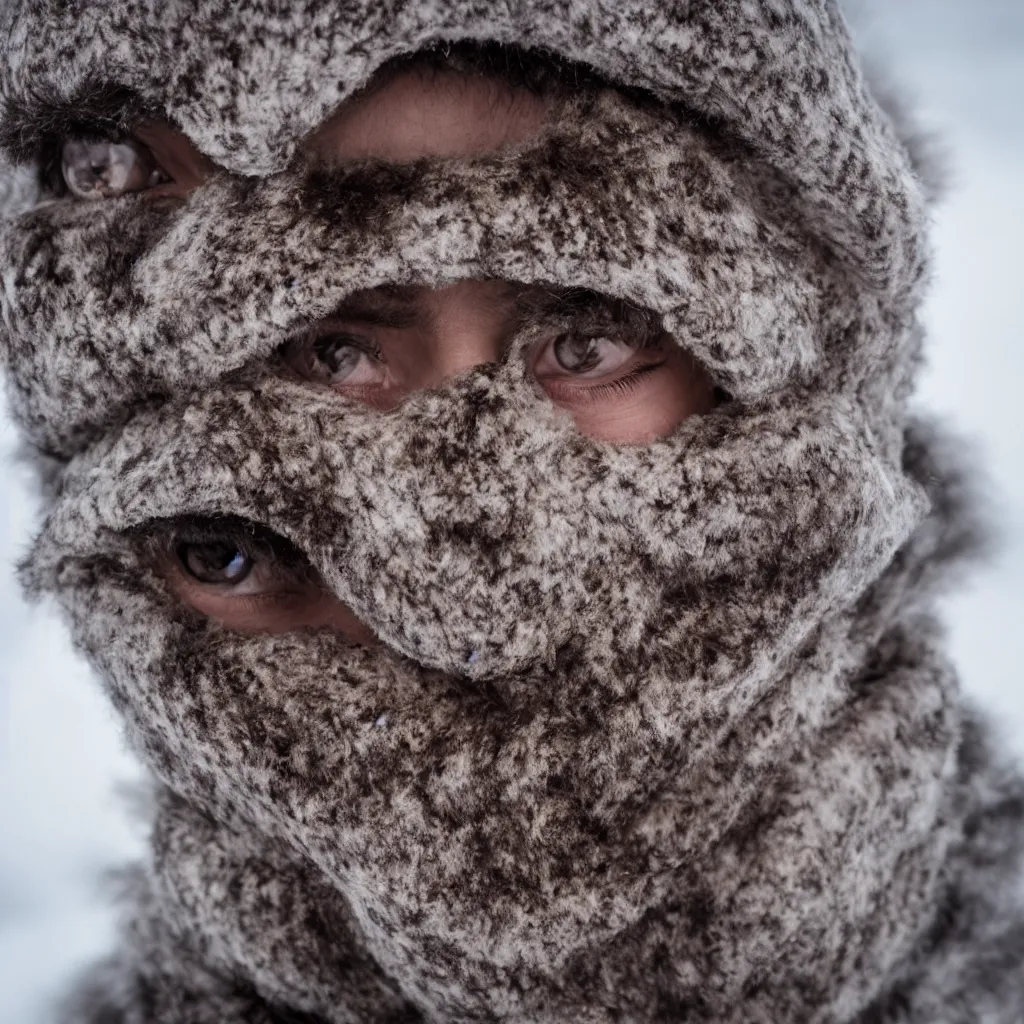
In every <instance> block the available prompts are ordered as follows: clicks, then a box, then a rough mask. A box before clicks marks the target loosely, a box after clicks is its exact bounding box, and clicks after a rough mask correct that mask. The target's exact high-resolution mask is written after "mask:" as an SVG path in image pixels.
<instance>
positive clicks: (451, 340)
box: [416, 328, 501, 388]
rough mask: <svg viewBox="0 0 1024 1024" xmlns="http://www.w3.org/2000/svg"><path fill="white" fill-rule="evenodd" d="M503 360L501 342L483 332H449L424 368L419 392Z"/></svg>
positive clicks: (419, 382) (467, 330)
mask: <svg viewBox="0 0 1024 1024" xmlns="http://www.w3.org/2000/svg"><path fill="white" fill-rule="evenodd" d="M500 357H501V342H500V339H495V338H494V337H492V336H490V335H488V334H487V333H486V332H485V331H482V330H472V329H468V328H467V329H465V330H458V331H456V330H453V329H449V330H446V331H445V335H444V338H443V339H442V340H441V342H440V344H438V345H437V346H436V347H434V351H433V352H432V353H431V359H430V361H429V362H428V363H427V364H426V365H425V366H424V367H423V370H422V376H421V379H420V380H419V381H417V382H416V386H417V387H419V388H435V387H438V386H440V385H441V384H443V383H444V382H445V381H446V380H448V378H449V377H454V376H455V375H456V374H459V373H463V372H464V371H466V370H472V369H473V368H474V367H477V366H480V365H481V364H483V363H495V362H497V361H498V360H499V359H500Z"/></svg>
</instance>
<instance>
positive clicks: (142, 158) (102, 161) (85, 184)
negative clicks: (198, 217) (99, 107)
mask: <svg viewBox="0 0 1024 1024" xmlns="http://www.w3.org/2000/svg"><path fill="white" fill-rule="evenodd" d="M60 167H61V174H62V175H63V178H64V184H65V185H66V186H67V188H68V191H69V192H70V193H71V194H72V195H73V196H76V197H77V198H79V199H109V198H114V197H116V196H122V195H127V194H128V193H129V192H142V191H145V190H146V189H149V188H153V187H155V186H157V185H161V184H164V183H166V182H169V181H170V180H171V179H170V176H169V175H168V174H167V173H166V172H165V171H164V170H163V168H162V167H160V166H159V165H158V164H157V162H156V160H155V159H154V157H153V155H152V153H151V152H150V151H149V150H148V149H147V148H146V147H145V146H143V145H141V144H140V143H138V142H135V141H134V140H130V139H129V140H126V141H123V142H114V141H112V140H110V139H101V138H77V139H66V140H65V141H64V143H63V145H62V146H61V152H60Z"/></svg>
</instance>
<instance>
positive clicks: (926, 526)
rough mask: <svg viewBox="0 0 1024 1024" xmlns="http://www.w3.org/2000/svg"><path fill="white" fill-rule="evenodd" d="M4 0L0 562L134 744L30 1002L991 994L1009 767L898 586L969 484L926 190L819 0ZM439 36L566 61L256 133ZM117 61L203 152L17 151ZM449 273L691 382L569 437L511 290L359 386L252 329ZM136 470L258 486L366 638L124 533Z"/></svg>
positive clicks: (824, 1004) (554, 1010)
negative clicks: (925, 368)
mask: <svg viewBox="0 0 1024 1024" xmlns="http://www.w3.org/2000/svg"><path fill="white" fill-rule="evenodd" d="M2 17H3V21H4V24H3V39H4V40H5V42H4V43H3V58H2V63H3V68H2V76H3V79H2V92H3V98H4V103H5V114H4V129H3V143H4V148H5V151H6V153H7V159H8V161H9V163H10V165H11V168H10V170H9V171H8V178H9V182H11V184H10V185H9V187H8V193H9V195H10V196H12V197H14V198H13V199H12V201H11V202H10V203H9V207H10V208H9V218H8V220H7V222H6V223H5V224H4V225H3V229H2V233H0V264H2V267H3V275H4V276H3V282H4V287H3V296H2V313H3V338H2V351H3V355H4V360H5V365H6V372H7V381H8V390H9V396H10V404H11V408H12V410H13V414H14V416H15V418H16V419H17V422H18V423H19V425H20V429H21V430H22V432H23V434H24V436H25V438H26V439H27V443H28V444H29V445H31V446H32V447H33V448H34V449H35V450H36V451H37V452H38V453H39V462H40V466H41V472H42V473H43V475H44V476H45V479H46V482H47V493H48V506H47V515H46V520H45V523H44V524H43V527H42V529H41V532H40V533H39V536H38V538H37V539H36V542H35V544H34V546H33V549H32V552H31V554H30V556H29V557H28V559H27V560H26V563H25V565H24V567H23V573H24V579H25V582H26V585H27V587H28V589H29V591H30V592H31V593H48V594H52V595H55V597H56V599H57V601H58V603H59V605H60V607H61V608H62V610H63V612H64V613H65V615H66V617H67V620H68V622H69V624H70V628H71V630H72V633H73V636H74V638H75V641H76V643H77V645H78V647H79V648H80V649H81V650H82V651H83V652H84V654H85V655H86V657H88V659H89V660H90V661H91V662H92V664H93V665H94V666H95V667H96V668H97V670H98V672H99V675H100V676H101V678H102V680H103V683H104V686H105V687H106V690H107V692H108V693H109V696H110V699H111V700H112V702H113V704H114V706H115V707H116V708H117V710H118V712H119V713H120V715H121V716H122V717H123V721H124V726H125V734H126V736H127V738H128V740H129V742H130V743H131V745H132V747H133V748H134V750H135V751H137V752H138V754H139V755H140V757H141V758H142V759H143V761H144V762H145V764H146V765H147V766H148V769H149V771H150V772H151V774H152V777H153V779H154V788H153V797H152V806H151V817H152V841H151V845H150V852H149V855H148V857H147V859H146V861H145V862H144V863H142V864H140V865H138V866H137V867H135V868H134V869H132V870H131V871H129V872H127V873H126V874H125V876H124V884H123V889H124V891H123V899H124V920H123V935H122V940H121V944H120V946H119V947H118V949H117V950H116V951H115V952H114V953H113V954H112V955H111V956H110V958H109V959H108V960H106V961H105V962H104V963H102V964H100V965H97V966H96V967H95V968H94V969H92V970H91V971H90V972H89V974H88V976H87V977H86V979H85V980H84V981H83V983H82V984H81V986H80V987H79V988H78V989H77V990H76V992H75V993H74V995H73V997H72V998H71V999H70V1000H69V1001H68V1003H67V1005H66V1007H65V1009H64V1017H63V1020H64V1021H66V1022H75V1024H85V1022H89V1024H100V1022H104V1024H108V1022H119V1024H142V1022H157V1024H231V1022H243V1021H244V1022H265V1024H272V1022H287V1021H291V1022H306V1024H315V1022H321V1024H343V1022H344V1024H347V1022H360V1024H364V1022H400V1021H401V1022H406V1021H424V1022H456V1021H464V1022H470V1021H474V1022H482V1021H501V1022H520V1024H527V1022H529V1024H546V1022H550V1024H555V1022H560V1024H562V1022H568V1021H571V1022H595V1024H596V1022H602V1024H603V1022H608V1024H611V1022H634V1021H635V1022H641V1021H644V1022H646V1021H651V1022H654V1021H665V1022H667V1021H673V1022H681V1021H694V1022H697V1021H700V1022H706V1024H707V1022H715V1024H726V1022H734V1024H741V1022H743V1024H750V1022H765V1024H768V1022H772V1024H779V1022H789V1021H792V1022H803V1024H815V1022H851V1021H857V1022H861V1024H868V1022H879V1024H882V1022H885V1024H890V1022H893V1024H894V1022H897V1021H898V1022H920V1024H925V1022H927V1024H936V1022H939V1021H942V1022H950V1024H967V1022H971V1024H976V1022H978V1021H981V1020H985V1021H992V1022H995V1024H1012V1022H1019V1021H1021V1020H1022V1019H1024V972H1022V970H1021V963H1022V959H1024V910H1022V908H1021V905H1020V898H1019V889H1020V885H1019V865H1020V854H1021V847H1022V841H1021V834H1022V824H1021V819H1022V816H1024V789H1022V787H1021V784H1020V782H1019V780H1018V779H1017V777H1016V776H1015V775H1014V774H1013V773H1012V772H1011V771H1009V770H1008V769H1006V768H1005V767H1003V766H1002V765H1001V764H1000V763H999V761H998V758H996V757H994V756H993V755H992V753H991V751H990V746H991V744H990V743H989V741H988V739H987V737H986V733H985V729H984V727H983V725H982V724H980V723H979V721H978V720H977V717H976V716H975V715H974V714H972V713H971V712H970V711H969V710H967V709H966V708H965V707H964V705H963V701H962V699H961V697H960V695H959V692H958V684H957V681H956V677H955V674H954V672H953V670H952V669H951V667H950V665H949V663H948V662H947V660H946V659H945V657H944V656H943V654H942V651H941V629H940V628H939V626H938V625H937V624H936V621H935V619H934V615H933V610H932V603H933V600H934V595H935V593H936V591H937V588H938V587H939V586H940V585H941V583H942V581H943V580H944V579H946V578H947V577H948V575H949V573H950V572H951V570H952V567H953V566H954V565H955V564H957V563H958V562H959V561H960V559H961V558H962V557H963V556H964V555H965V554H967V553H969V552H970V551H971V550H973V548H974V547H975V539H976V521H975V516H974V513H973V512H972V508H971V501H970V495H969V490H970V488H969V485H968V484H967V483H966V482H965V480H964V476H963V474H962V472H961V471H960V470H959V469H958V467H957V461H956V455H955V447H954V446H952V445H950V444H949V443H948V442H945V441H943V440H942V438H941V435H940V434H939V433H938V432H937V431H936V430H935V429H934V428H933V427H931V426H929V425H927V424H925V423H922V422H920V421H918V420H915V419H914V418H912V417H911V415H910V413H909V412H908V408H907V401H908V396H909V394H910V391H911V389H912V384H913V377H914V373H915V371H916V369H917V367H918V364H919V361H920V347H921V332H920V329H919V327H918V323H917V316H916V314H917V310H918V307H919V304H920V301H921V297H922V292H923V287H924V284H925V282H926V279H927V268H928V247H927V239H926V225H927V217H928V212H927V203H926V198H925V189H924V186H923V184H922V181H921V178H920V176H919V174H918V172H917V170H915V167H914V164H913V160H912V154H911V152H910V149H909V148H908V146H907V145H906V144H905V143H904V142H903V141H901V136H900V132H899V130H898V127H897V124H896V122H895V121H894V120H893V119H892V118H891V117H890V116H889V115H888V114H886V113H885V112H883V110H882V109H881V107H880V106H879V103H878V102H877V101H876V99H875V98H874V97H873V95H872V93H871V91H870V89H869V87H868V85H867V83H866V81H865V78H864V76H863V74H862V72H861V70H860V67H859V64H858V63H857V61H856V59H855V57H854V55H853V52H852V48H851V44H850V40H849V38H848V34H847V30H846V28H845V25H844V23H843V21H842V18H841V16H840V14H839V13H838V10H837V8H836V6H835V4H834V3H832V2H829V0H744V2H742V3H734V4H723V3H719V2H712V0H691V2H689V3H682V2H680V3H672V4H650V3H647V2H645V0H615V2H614V3H613V2H611V0H595V2H589V3H584V2H577V0H542V2H533V3H520V2H518V0H510V2H504V0H503V2H501V3H496V2H492V0H455V2H452V3H450V4H446V5H438V4H434V3H431V2H429V0H405V2H402V3H386V4H385V3H380V2H377V0H373V2H370V0H349V2H346V3H337V4H325V3H321V2H317V3H313V2H295V3H286V4H282V3H277V2H274V0H242V2H236V3H232V4H224V3H219V2H216V0H188V2H186V0H168V2H167V3H163V4H143V5H130V4H126V3H121V2H111V3H105V4H79V3H66V2H63V0H32V2H28V0H24V2H13V3H9V4H8V5H7V6H6V8H5V10H4V13H3V15H2ZM455 44H473V45H477V44H487V45H490V46H492V47H493V46H499V47H501V46H505V47H515V48H516V51H515V52H529V53H531V54H535V55H536V54H540V55H541V56H542V57H544V59H547V60H550V61H551V62H554V63H556V64H557V65H558V66H559V67H560V68H562V69H569V70H570V72H571V71H572V69H579V70H580V72H581V73H580V76H579V79H578V81H579V85H578V87H577V88H574V89H571V90H569V94H568V96H567V98H566V100H565V102H564V104H563V105H562V106H561V107H560V108H559V112H558V114H557V116H556V117H555V119H554V122H553V123H552V124H551V125H550V126H549V127H548V128H547V129H546V130H545V132H544V134H543V136H542V137H541V138H540V139H539V140H537V141H536V142H533V143H530V144H528V145H526V146H522V147H518V148H515V149H512V150H509V151H507V152H502V153H498V154H490V155H486V156H480V157H476V158H472V159H458V160H453V159H440V158H433V159H425V160H420V161H417V162H415V163H414V164H410V165H403V166H387V165H383V164H381V163H379V162H374V161H364V162H361V163H359V164H357V165H353V166H351V167H346V168H333V169H331V168H324V167H322V166H316V165H314V164H311V163H310V162H309V161H306V160H303V159H302V158H301V157H300V156H297V155H296V154H297V146H298V144H299V142H300V141H301V139H302V138H303V137H304V136H305V135H307V134H308V133H309V132H310V131H311V130H313V129H314V128H316V127H317V126H318V125H319V124H321V123H322V122H323V120H324V119H325V118H326V117H327V116H328V115H329V113H330V112H331V111H332V110H334V109H335V108H336V107H337V105H338V104H339V103H340V102H342V101H344V100H345V98H346V97H348V96H350V95H352V94H353V93H355V92H356V91H358V90H359V89H360V88H361V87H362V86H363V85H365V84H366V82H367V81H368V80H369V79H370V78H371V76H372V75H373V74H374V72H375V71H377V70H378V69H379V68H381V67H382V66H383V65H385V64H386V63H387V62H388V61H389V60H391V59H392V58H396V57H400V56H402V55H405V54H411V53H415V52H417V51H422V50H431V49H433V50H435V51H436V50H438V49H440V50H441V51H444V50H445V49H446V48H448V47H450V46H453V45H455ZM584 72H585V73H584ZM83 111H84V112H85V113H83ZM140 113H144V114H146V115H152V116H159V117H162V118H165V119H167V120H169V121H171V122H172V123H173V124H175V125H177V126H178V127H179V128H180V129H181V130H182V131H184V132H185V133H186V134H187V135H188V136H189V137H190V139H191V140H192V141H193V142H194V144H195V145H196V146H197V147H198V148H199V149H200V150H201V151H202V152H203V153H204V154H206V155H207V156H208V157H210V158H211V159H212V160H214V161H216V162H217V163H218V164H219V165H220V166H221V167H222V168H223V170H222V171H221V172H220V173H218V174H216V175H214V176H213V177H212V178H211V179H210V180H209V181H207V182H206V183H205V184H203V185H202V186H201V187H199V188H198V189H197V190H196V191H195V192H194V193H193V194H192V195H191V196H189V198H188V199H187V200H184V201H182V200H178V199H162V200H149V199H147V198H146V197H144V196H126V197H122V198H119V199H111V200H107V201H103V202H76V201H74V200H72V199H70V198H69V197H67V196H61V195H59V194H57V193H56V192H54V191H53V190H52V189H51V187H50V185H49V184H48V178H47V175H46V173H45V170H46V168H45V164H46V156H45V154H46V152H47V146H48V145H50V144H52V141H53V139H54V138H60V136H61V135H62V133H66V132H68V131H70V130H71V127H72V126H74V125H76V124H80V123H82V121H83V119H84V120H86V121H87V122H88V123H89V125H91V126H92V127H93V128H95V129H96V130H100V129H103V128H109V129H113V128H116V127H117V126H119V125H122V124H124V123H127V122H129V121H130V119H131V118H132V117H135V116H139V114H140ZM464 278H501V279H507V280H511V281H516V282H520V283H524V284H540V285H544V286H555V287H566V288H585V289H591V290H593V291H596V292H599V293H602V294H605V295H609V296H614V297H616V298H618V299H623V300H627V301H628V302H630V303H632V304H635V305H637V306H639V307H642V308H644V309H647V310H650V311H652V312H653V313H654V314H656V315H657V316H658V317H660V318H661V320H662V322H663V323H664V325H665V327H666V329H667V330H668V331H669V332H671V334H672V335H673V336H674V337H675V339H676V340H677V341H678V342H679V343H680V344H682V345H684V346H685V347H686V348H687V349H689V350H690V351H691V352H692V353H693V354H694V355H695V357H696V358H697V359H698V360H699V362H700V363H701V364H702V365H703V366H704V367H705V368H706V369H707V370H708V372H709V373H710V375H711V376H712V378H713V379H714V381H715V383H716V384H717V385H718V386H719V387H720V388H722V389H724V391H726V392H727V393H728V396H729V401H727V402H725V403H723V404H722V405H720V406H719V407H717V408H716V409H715V410H714V411H713V412H711V413H709V414H707V415H703V416H694V417H691V418H690V419H688V420H686V421H685V422H684V423H682V424H681V425H680V426H679V427H678V428H677V429H676V430H675V431H674V432H673V433H672V434H671V435H670V436H668V437H666V438H664V439H661V440H658V441H656V442H654V443H652V444H649V445H643V446H621V445H620V446H616V445H611V444H607V443H601V442H598V441H595V440H592V439H589V438H587V437H584V436H581V435H580V434H579V432H578V431H576V430H575V428H574V427H573V425H572V424H571V422H570V421H568V420H567V418H566V417H565V416H564V415H561V414H558V413H557V412H556V411H555V410H554V409H553V408H552V406H551V404H550V402H549V401H548V400H547V399H546V398H544V396H542V395H541V394H539V393H538V391H537V389H536V388H535V386H534V385H533V383H532V381H531V379H530V375H529V372H528V369H527V367H526V366H525V361H524V358H523V355H524V353H525V352H526V351H527V349H528V348H529V346H530V344H531V343H532V341H533V339H534V338H535V337H536V336H537V332H538V331H540V330H542V329H543V325H542V324H539V323H531V322H529V321H527V322H525V323H524V324H523V325H522V328H521V330H520V331H519V333H518V334H517V336H516V338H515V339H514V340H513V342H512V344H511V346H510V349H509V352H508V354H507V355H506V357H505V358H504V359H503V360H502V361H501V362H500V363H499V364H494V365H486V366H482V367H479V368H478V369H476V370H473V371H471V372H468V373H465V374H461V375H459V376H458V377H456V378H453V379H451V380H450V381H448V382H446V383H445V384H444V385H443V386H441V387H439V388H436V389H434V390H431V391H426V392H422V393H419V394H416V395H414V396H412V397H411V398H410V399H409V400H408V401H407V402H405V403H404V404H403V405H402V406H400V407H399V408H398V409H396V410H393V411H391V412H388V413H382V412H380V411H377V410H373V409H369V408H365V407H362V406H358V405H356V404H353V403H350V402H345V401H343V400H340V399H339V398H338V396H337V395H334V394H328V393H323V392H319V391H316V390H312V389H310V388H308V387H304V386H302V385H300V384H298V383H296V382H295V381H294V380H290V379H288V378H287V377H286V376H282V375H280V374H276V373H274V372H271V369H268V367H271V366H272V363H273V356H274V353H275V352H277V351H278V350H279V349H280V347H281V345H282V344H283V343H284V342H286V341H287V340H288V339H289V338H290V337H292V336H293V335H294V333H295V331H296V329H297V328H299V327H301V325H303V324H306V323H309V322H313V321H315V320H317V319H319V318H322V317H324V316H326V315H328V314H329V313H330V312H331V310H333V309H334V308H336V307H337V306H338V304H339V303H340V302H341V301H342V300H343V299H344V298H345V297H346V296H347V295H349V294H351V293H352V292H354V291H356V290H359V289H363V288H370V287H374V286H377V285H382V284H418V285H426V286H441V285H444V284H446V283H449V282H452V281H455V280H459V279H464ZM183 516H208V517H236V518H239V519H243V520H245V521H246V522H248V523H252V524H257V525H258V526H259V527H261V528H265V529H267V530H271V531H273V533H275V534H276V535H278V536H280V537H282V538H285V539H286V540H287V541H288V542H289V543H290V544H292V545H294V547H295V548H296V549H298V550H299V551H300V552H301V553H302V554H303V556H304V557H305V558H306V559H308V561H309V563H310V564H311V565H312V566H313V568H314V569H315V570H316V572H317V573H318V574H319V576H320V577H321V578H322V580H323V581H324V584H325V585H326V586H327V587H328V588H329V589H330V590H331V591H332V592H333V593H334V594H336V595H337V596H338V597H339V598H340V599H341V600H343V601H344V602H345V603H346V604H347V605H348V606H350V607H351V608H352V609H353V611H354V612H355V613H356V614H357V615H358V617H359V618H360V619H361V620H362V621H363V622H365V623H367V624H369V625H370V627H371V628H372V629H373V630H374V632H375V633H376V634H377V636H378V637H379V638H380V640H381V644H380V645H379V646H378V647H373V648H369V647H361V646H358V645H354V644H352V643H351V642H350V641H347V640H345V639H344V638H343V637H340V636H339V635H337V634H336V633H334V632H331V631H329V630H323V629H321V630H311V631H305V632H294V633H289V634H284V635H275V636H267V635H244V634H239V633H237V632H233V631H231V630H228V629H226V628H224V627H223V626H220V625H218V624H216V623H214V622H211V621H207V620H204V619H201V618H200V617H199V616H197V615H196V614H195V613H193V612H190V611H189V610H188V609H186V608H184V607H182V605H181V603H180V602H179V601H178V600H176V599H175V597H174V596H173V595H172V594H171V593H170V591H169V589H168V586H167V584H166V582H165V581H164V580H163V578H162V577H161V576H160V574H159V573H157V572H156V571H155V570H154V568H153V565H152V562H151V560H149V559H148V558H147V548H146V539H145V538H146V536H147V533H151V532H152V531H153V530H157V529H160V528H163V527H162V524H163V525H166V524H168V523H173V522H175V521H178V519H179V518H180V517H183Z"/></svg>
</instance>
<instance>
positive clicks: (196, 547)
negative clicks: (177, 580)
mask: <svg viewBox="0 0 1024 1024" xmlns="http://www.w3.org/2000/svg"><path fill="white" fill-rule="evenodd" d="M175 553H176V555H177V556H178V561H179V562H180V563H181V567H182V568H183V569H184V570H185V572H187V573H188V575H189V576H191V577H192V578H193V579H195V580H197V581H198V582H199V583H207V584H226V585H229V586H237V585H238V584H239V583H241V582H242V581H243V580H244V579H246V577H248V576H249V575H250V573H251V572H252V569H253V561H254V560H253V557H252V555H250V554H249V553H248V552H247V551H243V550H242V549H241V548H240V547H239V546H238V545H237V544H235V543H233V542H231V541H230V540H224V541H210V542H207V543H200V544H195V543H188V542H182V543H179V544H178V545H177V548H176V550H175Z"/></svg>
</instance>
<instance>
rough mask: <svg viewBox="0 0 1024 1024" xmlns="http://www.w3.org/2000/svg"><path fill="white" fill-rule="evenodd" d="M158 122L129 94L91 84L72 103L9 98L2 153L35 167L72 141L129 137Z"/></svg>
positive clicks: (37, 96)
mask: <svg viewBox="0 0 1024 1024" xmlns="http://www.w3.org/2000/svg"><path fill="white" fill-rule="evenodd" d="M147 116H153V112H152V111H151V110H149V109H148V108H147V106H146V104H144V103H143V101H142V100H141V98H140V97H139V96H138V95H137V94H135V93H134V92H132V91H131V90H130V89H125V88H122V87H121V86H115V85H110V84H108V83H105V82H96V81H93V82H90V83H87V84H86V85H85V86H83V87H82V88H81V89H79V90H78V92H77V93H76V94H75V95H74V96H72V97H70V98H68V97H61V96H56V95H46V94H43V93H32V94H28V95H24V96H15V95H10V96H7V97H5V98H4V100H3V102H2V117H0V150H2V151H3V152H4V153H5V154H6V155H7V156H8V157H9V158H10V159H12V160H14V161H15V162H16V163H19V162H27V161H32V160H35V159H37V158H38V156H39V155H40V152H41V151H42V150H44V149H45V148H46V146H47V145H48V144H52V143H54V142H56V141H58V140H60V139H62V138H65V137H68V136H73V135H98V136H101V137H116V136H121V135H130V134H131V132H132V130H133V128H134V126H135V125H136V124H138V123H139V121H141V120H143V119H144V118H145V117H147Z"/></svg>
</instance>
